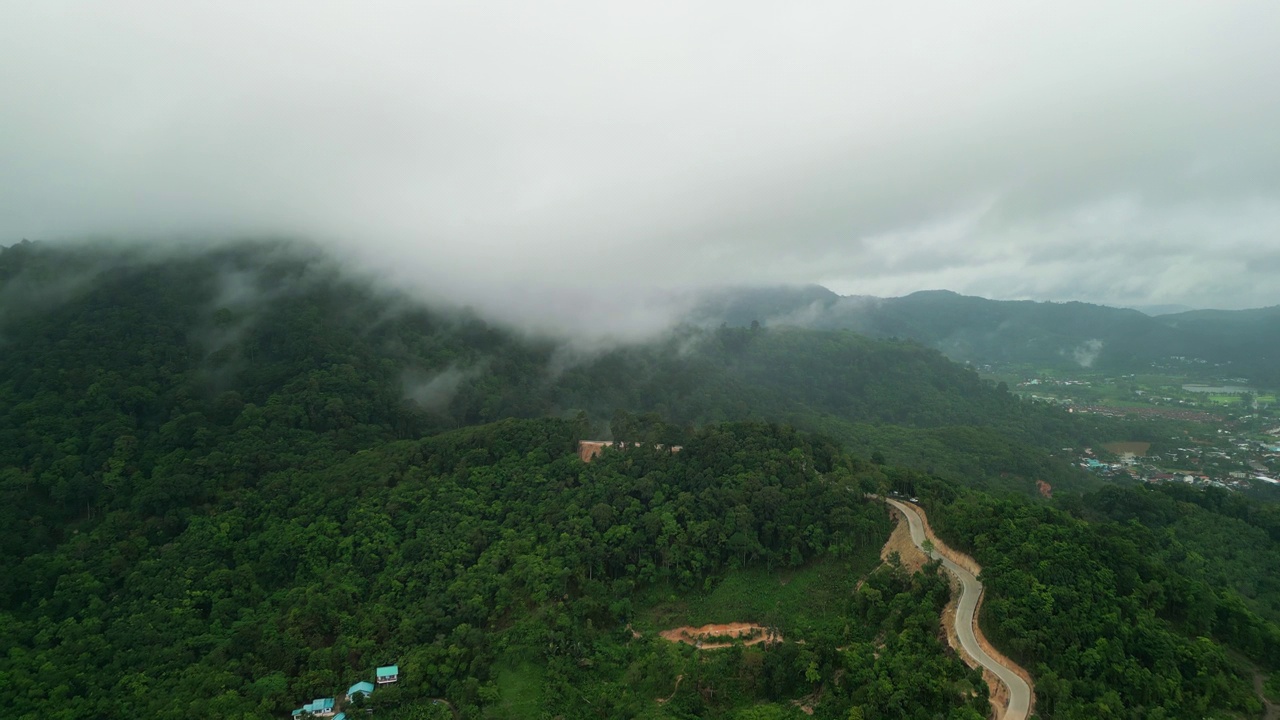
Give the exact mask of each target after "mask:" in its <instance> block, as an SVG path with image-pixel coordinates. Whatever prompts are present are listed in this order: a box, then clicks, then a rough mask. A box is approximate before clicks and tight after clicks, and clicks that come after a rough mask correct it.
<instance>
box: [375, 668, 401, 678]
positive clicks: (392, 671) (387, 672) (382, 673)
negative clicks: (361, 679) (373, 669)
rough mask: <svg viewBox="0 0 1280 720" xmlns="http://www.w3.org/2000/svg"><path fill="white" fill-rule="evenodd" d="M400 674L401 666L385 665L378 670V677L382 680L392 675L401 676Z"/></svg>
mask: <svg viewBox="0 0 1280 720" xmlns="http://www.w3.org/2000/svg"><path fill="white" fill-rule="evenodd" d="M399 674H400V666H399V665H383V666H382V667H380V668H378V677H380V678H384V677H390V676H392V675H399Z"/></svg>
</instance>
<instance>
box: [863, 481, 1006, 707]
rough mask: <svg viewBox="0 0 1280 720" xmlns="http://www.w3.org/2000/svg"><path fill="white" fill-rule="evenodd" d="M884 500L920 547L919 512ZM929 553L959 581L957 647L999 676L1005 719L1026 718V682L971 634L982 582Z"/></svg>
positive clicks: (922, 542) (922, 537)
mask: <svg viewBox="0 0 1280 720" xmlns="http://www.w3.org/2000/svg"><path fill="white" fill-rule="evenodd" d="M885 502H887V503H889V504H890V505H892V506H894V507H895V508H897V509H898V511H899V512H901V513H902V516H903V517H905V518H906V519H907V524H908V525H909V526H910V528H911V542H913V543H915V544H916V546H917V547H919V548H920V549H921V550H923V549H924V541H925V533H924V522H923V521H922V520H921V519H920V513H919V512H918V511H917V510H916V508H915V507H914V506H912V505H909V504H907V503H902V502H898V501H897V500H893V499H889V498H886V499H885ZM932 556H933V558H935V559H939V560H941V561H942V566H943V567H944V568H946V569H947V570H948V571H950V572H951V574H952V575H955V576H956V578H957V579H959V580H960V603H959V607H958V608H957V609H956V636H957V637H959V638H960V646H961V647H963V648H964V651H965V652H966V653H968V654H969V657H971V658H973V659H975V660H977V661H978V664H979V665H982V666H983V667H984V668H986V669H988V670H990V671H991V672H993V673H995V675H996V677H998V678H1000V682H1002V683H1004V684H1005V687H1007V688H1009V707H1008V708H1007V709H1006V710H1005V714H1004V720H1026V717H1027V711H1028V709H1029V708H1030V706H1031V688H1030V686H1028V685H1027V681H1025V680H1023V679H1022V678H1021V677H1019V676H1018V674H1017V673H1015V672H1014V671H1013V669H1012V668H1009V667H1006V666H1004V665H1001V664H1000V663H999V662H997V661H996V659H995V658H993V657H991V656H990V655H988V654H987V652H986V651H985V650H983V649H982V646H981V645H979V644H978V639H977V638H976V637H974V634H973V626H974V623H975V622H976V618H975V617H974V615H975V613H976V611H977V609H978V598H980V597H981V596H982V583H980V582H978V578H976V577H974V575H973V573H971V572H969V571H968V570H965V569H964V568H962V567H960V566H959V565H957V564H955V563H953V562H951V561H950V560H948V559H947V558H946V557H945V556H943V555H941V554H939V553H938V552H937V551H936V550H935V551H934V552H933V553H932Z"/></svg>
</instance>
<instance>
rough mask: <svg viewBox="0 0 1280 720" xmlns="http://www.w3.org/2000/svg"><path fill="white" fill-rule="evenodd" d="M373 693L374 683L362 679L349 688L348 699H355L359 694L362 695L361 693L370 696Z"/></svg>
mask: <svg viewBox="0 0 1280 720" xmlns="http://www.w3.org/2000/svg"><path fill="white" fill-rule="evenodd" d="M372 693H373V683H371V682H369V681H368V680H361V681H360V682H358V683H356V684H355V685H352V686H351V687H349V688H347V700H348V701H351V700H355V699H356V698H357V697H358V696H361V695H363V696H368V695H371V694H372Z"/></svg>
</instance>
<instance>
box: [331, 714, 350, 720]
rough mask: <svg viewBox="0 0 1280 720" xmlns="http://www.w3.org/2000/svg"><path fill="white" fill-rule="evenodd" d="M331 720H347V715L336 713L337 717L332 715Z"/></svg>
mask: <svg viewBox="0 0 1280 720" xmlns="http://www.w3.org/2000/svg"><path fill="white" fill-rule="evenodd" d="M333 720H347V714H346V713H338V714H337V715H334V716H333Z"/></svg>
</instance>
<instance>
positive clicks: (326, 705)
mask: <svg viewBox="0 0 1280 720" xmlns="http://www.w3.org/2000/svg"><path fill="white" fill-rule="evenodd" d="M332 709H333V698H316V699H315V700H312V701H311V712H317V711H319V710H332Z"/></svg>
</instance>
